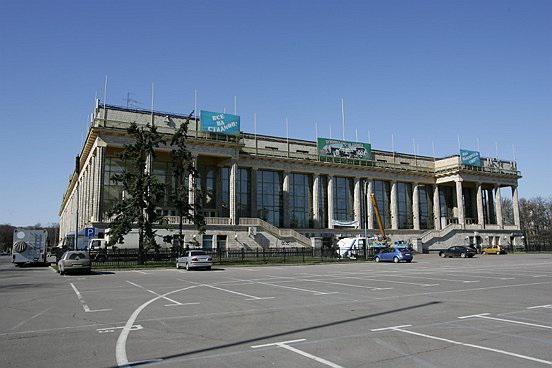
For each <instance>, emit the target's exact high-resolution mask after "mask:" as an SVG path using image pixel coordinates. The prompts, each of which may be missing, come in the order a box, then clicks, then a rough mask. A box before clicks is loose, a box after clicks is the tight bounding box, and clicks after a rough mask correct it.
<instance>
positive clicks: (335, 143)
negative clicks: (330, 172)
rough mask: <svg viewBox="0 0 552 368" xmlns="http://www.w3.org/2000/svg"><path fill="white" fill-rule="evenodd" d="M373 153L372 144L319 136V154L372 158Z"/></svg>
mask: <svg viewBox="0 0 552 368" xmlns="http://www.w3.org/2000/svg"><path fill="white" fill-rule="evenodd" d="M371 153H372V146H371V145H370V144H368V143H360V142H349V141H342V140H339V139H329V138H318V154H319V155H320V156H329V157H341V158H352V159H356V160H370V158H371Z"/></svg>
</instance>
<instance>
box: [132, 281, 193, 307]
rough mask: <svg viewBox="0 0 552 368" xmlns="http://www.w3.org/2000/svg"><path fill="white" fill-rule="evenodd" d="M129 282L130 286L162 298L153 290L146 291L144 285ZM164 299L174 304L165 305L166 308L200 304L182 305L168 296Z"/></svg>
mask: <svg viewBox="0 0 552 368" xmlns="http://www.w3.org/2000/svg"><path fill="white" fill-rule="evenodd" d="M127 282H128V283H129V284H131V285H134V286H136V287H139V288H141V289H144V290H145V291H147V292H148V293H150V294H153V295H157V296H161V294H158V293H156V292H155V291H153V290H150V289H146V288H145V287H143V286H142V285H138V284H135V283H134V282H132V281H128V280H127ZM162 299H165V300H166V301H169V302H171V303H172V304H165V307H172V306H174V305H179V306H180V305H194V304H199V303H180V302H177V301H176V300H174V299H171V298H168V297H166V296H164V297H162Z"/></svg>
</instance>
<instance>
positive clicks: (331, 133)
mask: <svg viewBox="0 0 552 368" xmlns="http://www.w3.org/2000/svg"><path fill="white" fill-rule="evenodd" d="M330 139H332V126H331V125H330Z"/></svg>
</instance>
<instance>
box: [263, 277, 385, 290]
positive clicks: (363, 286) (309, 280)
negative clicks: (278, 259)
mask: <svg viewBox="0 0 552 368" xmlns="http://www.w3.org/2000/svg"><path fill="white" fill-rule="evenodd" d="M267 276H268V277H271V278H277V279H289V280H292V281H303V282H319V283H322V284H330V285H340V286H347V287H354V288H361V289H368V290H391V289H393V288H390V287H388V288H380V287H375V286H365V285H354V284H345V283H342V282H332V281H325V280H312V279H296V278H293V277H286V276H270V275H267Z"/></svg>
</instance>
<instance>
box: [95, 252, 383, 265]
mask: <svg viewBox="0 0 552 368" xmlns="http://www.w3.org/2000/svg"><path fill="white" fill-rule="evenodd" d="M206 253H207V254H209V255H211V256H212V257H213V263H214V265H224V264H227V265H229V264H263V263H306V262H309V263H312V262H335V261H343V262H354V261H362V260H371V259H373V258H374V252H373V250H372V249H368V252H365V251H364V249H360V250H357V251H355V252H354V253H352V254H348V256H347V257H340V256H339V254H338V252H337V250H335V249H333V248H321V249H312V248H268V249H264V248H259V249H253V250H246V249H232V250H224V249H217V250H213V251H206ZM184 255H185V251H177V250H171V249H160V250H159V251H158V252H147V253H146V254H145V257H144V265H145V266H148V267H156V266H159V267H167V266H175V265H176V258H178V257H180V256H184ZM90 258H91V259H92V267H93V268H130V267H134V266H138V250H137V249H115V250H110V251H107V252H90Z"/></svg>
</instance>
